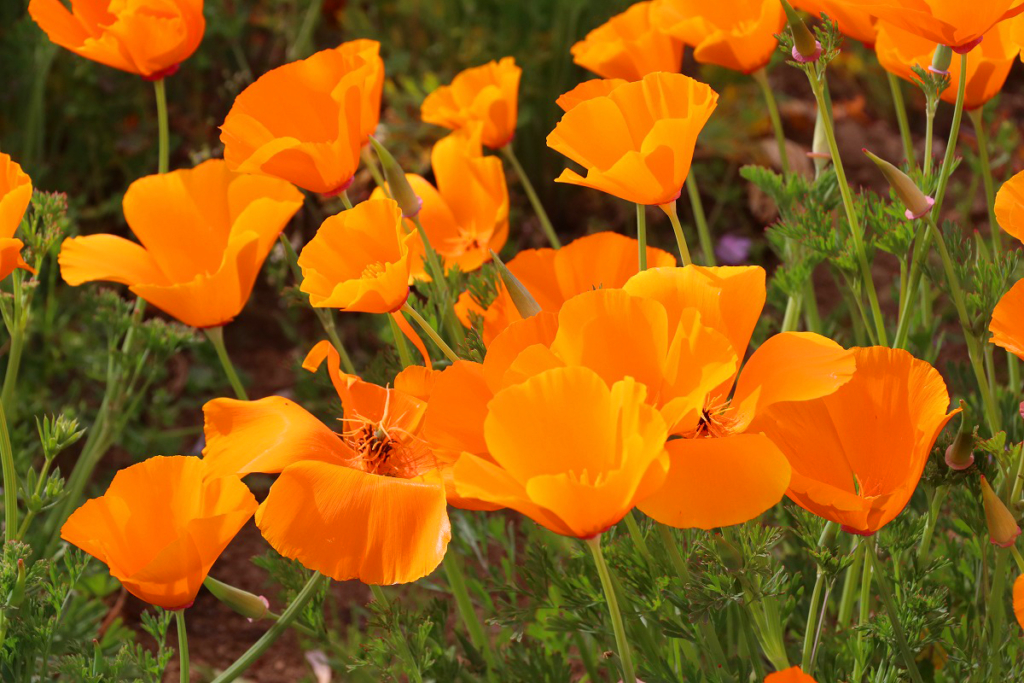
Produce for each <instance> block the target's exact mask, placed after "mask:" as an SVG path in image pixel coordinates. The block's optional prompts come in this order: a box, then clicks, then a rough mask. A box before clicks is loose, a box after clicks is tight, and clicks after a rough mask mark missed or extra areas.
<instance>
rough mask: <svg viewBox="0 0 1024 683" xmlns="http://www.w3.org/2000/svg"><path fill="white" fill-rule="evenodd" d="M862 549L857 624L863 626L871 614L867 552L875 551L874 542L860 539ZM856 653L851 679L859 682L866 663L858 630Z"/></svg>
mask: <svg viewBox="0 0 1024 683" xmlns="http://www.w3.org/2000/svg"><path fill="white" fill-rule="evenodd" d="M858 545H859V546H860V547H861V548H862V549H863V550H862V552H863V557H864V564H863V565H862V567H861V577H860V601H859V605H858V610H857V611H858V615H857V625H858V626H864V625H866V624H867V623H868V621H869V620H870V616H871V583H872V578H873V574H872V571H871V570H872V567H873V566H874V564H873V563H872V562H871V561H870V560H868V558H867V555H868V553H874V552H875V546H874V544H873V543H872V544H869V543H868V539H866V538H864V539H861V542H860V543H859V544H858ZM855 651H856V653H857V658H856V662H855V663H854V666H853V681H854V683H860V680H861V678H862V677H863V674H864V667H865V665H866V663H867V662H866V659H867V657H866V653H865V652H864V632H863V631H859V632H858V633H857V645H856V648H855Z"/></svg>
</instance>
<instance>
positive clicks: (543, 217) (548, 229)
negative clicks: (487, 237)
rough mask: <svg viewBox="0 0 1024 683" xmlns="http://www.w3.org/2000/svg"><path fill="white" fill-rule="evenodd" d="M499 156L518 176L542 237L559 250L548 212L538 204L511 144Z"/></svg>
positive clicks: (534, 192)
mask: <svg viewBox="0 0 1024 683" xmlns="http://www.w3.org/2000/svg"><path fill="white" fill-rule="evenodd" d="M501 154H502V156H504V157H505V158H506V159H507V160H508V163H510V164H512V168H513V169H515V172H516V175H518V176H519V182H521V183H522V184H523V190H524V191H525V192H526V196H527V198H528V199H529V200H530V204H532V205H533V210H534V212H535V213H536V214H537V218H538V219H539V220H540V227H541V229H542V230H543V231H544V235H545V236H546V237H547V238H548V242H549V243H550V244H551V246H552V247H554V248H555V249H560V248H561V246H562V243H561V242H560V241H559V240H558V235H557V234H556V233H555V227H554V226H553V225H551V219H550V218H548V212H547V211H545V210H544V205H543V204H541V203H540V197H538V196H537V190H535V189H534V188H533V183H531V182H530V178H529V177H528V176H527V175H526V171H524V170H523V165H522V164H520V163H519V159H518V157H516V153H515V150H513V149H512V143H509V144H507V145H505V146H504V147H502V148H501Z"/></svg>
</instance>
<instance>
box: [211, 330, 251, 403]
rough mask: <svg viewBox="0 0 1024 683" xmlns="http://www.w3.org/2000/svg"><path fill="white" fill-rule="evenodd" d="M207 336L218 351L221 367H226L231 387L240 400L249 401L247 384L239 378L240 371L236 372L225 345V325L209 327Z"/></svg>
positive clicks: (225, 371) (225, 372)
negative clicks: (246, 389)
mask: <svg viewBox="0 0 1024 683" xmlns="http://www.w3.org/2000/svg"><path fill="white" fill-rule="evenodd" d="M206 336H207V337H208V338H209V340H210V343H211V344H213V348H214V349H215V350H216V351H217V358H219V359H220V364H221V367H223V368H224V374H225V375H227V377H228V382H230V383H231V388H232V389H234V391H235V397H236V398H238V399H239V400H240V401H248V400H249V396H248V394H246V393H245V386H244V385H243V384H242V380H241V379H239V377H238V373H237V372H235V366H234V365H232V364H231V357H230V356H228V350H227V348H226V347H225V346H224V328H223V326H221V327H207V328H206Z"/></svg>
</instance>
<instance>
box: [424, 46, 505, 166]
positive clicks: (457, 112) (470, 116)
mask: <svg viewBox="0 0 1024 683" xmlns="http://www.w3.org/2000/svg"><path fill="white" fill-rule="evenodd" d="M522 71H523V70H522V69H520V68H519V67H518V66H516V60H515V59H513V58H512V57H505V58H504V59H502V60H501V61H500V62H489V63H487V64H484V65H483V66H476V67H473V68H472V69H466V70H465V71H463V72H462V73H460V74H458V75H457V76H456V77H455V78H454V79H452V82H451V85H444V86H441V87H440V88H438V89H436V90H434V92H432V93H430V94H429V95H427V97H426V99H424V100H423V104H422V106H421V107H420V116H421V117H422V119H423V120H424V121H425V122H426V123H433V124H435V125H438V126H444V127H445V128H449V129H451V130H459V129H460V128H465V127H466V126H468V125H470V124H472V123H479V124H481V125H482V126H483V129H482V131H481V140H482V141H483V143H484V144H485V145H487V146H488V147H490V148H491V149H499V148H501V147H504V146H505V145H507V144H508V143H510V142H511V141H512V138H513V137H514V136H515V134H516V122H517V120H518V117H519V77H520V76H521V75H522Z"/></svg>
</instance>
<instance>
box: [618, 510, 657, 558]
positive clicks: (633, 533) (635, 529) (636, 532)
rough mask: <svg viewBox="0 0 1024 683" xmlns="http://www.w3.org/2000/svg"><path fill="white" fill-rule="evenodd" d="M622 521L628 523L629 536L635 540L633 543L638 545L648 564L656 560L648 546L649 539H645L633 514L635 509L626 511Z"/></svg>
mask: <svg viewBox="0 0 1024 683" xmlns="http://www.w3.org/2000/svg"><path fill="white" fill-rule="evenodd" d="M622 521H624V522H625V523H626V529H627V530H628V531H629V537H630V538H631V539H632V540H633V545H635V546H636V547H637V550H639V551H640V554H641V555H642V556H643V558H644V560H646V561H647V563H648V564H650V563H652V562H654V558H653V557H652V556H651V551H650V549H649V548H648V547H647V541H646V540H645V539H644V534H643V532H642V531H640V525H639V524H637V522H636V517H634V516H633V511H632V510H630V511H629V512H627V513H626V516H625V517H623V518H622Z"/></svg>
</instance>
